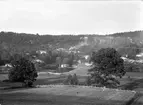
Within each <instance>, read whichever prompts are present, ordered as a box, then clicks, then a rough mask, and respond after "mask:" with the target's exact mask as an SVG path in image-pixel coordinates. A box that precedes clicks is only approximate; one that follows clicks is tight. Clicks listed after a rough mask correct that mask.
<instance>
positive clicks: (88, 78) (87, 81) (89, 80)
mask: <svg viewBox="0 0 143 105" xmlns="http://www.w3.org/2000/svg"><path fill="white" fill-rule="evenodd" d="M85 84H86V85H87V86H90V85H91V84H92V82H91V77H90V76H88V77H87V78H86V81H85Z"/></svg>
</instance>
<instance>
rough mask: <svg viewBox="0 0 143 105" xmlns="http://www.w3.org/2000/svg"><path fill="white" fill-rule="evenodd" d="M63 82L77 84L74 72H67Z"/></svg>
mask: <svg viewBox="0 0 143 105" xmlns="http://www.w3.org/2000/svg"><path fill="white" fill-rule="evenodd" d="M64 83H65V84H68V85H78V84H79V81H78V78H77V76H76V74H74V75H73V76H72V75H71V74H69V75H68V77H67V78H66V80H65V81H64Z"/></svg>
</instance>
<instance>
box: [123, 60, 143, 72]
mask: <svg viewBox="0 0 143 105" xmlns="http://www.w3.org/2000/svg"><path fill="white" fill-rule="evenodd" d="M124 67H125V71H126V72H142V70H143V64H142V63H137V62H136V63H135V62H133V63H132V62H127V61H125V62H124Z"/></svg>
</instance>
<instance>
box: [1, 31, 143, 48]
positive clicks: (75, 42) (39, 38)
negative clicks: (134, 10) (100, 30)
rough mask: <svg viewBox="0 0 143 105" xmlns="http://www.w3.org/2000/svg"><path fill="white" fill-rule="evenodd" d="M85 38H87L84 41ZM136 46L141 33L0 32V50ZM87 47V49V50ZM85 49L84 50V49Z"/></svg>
mask: <svg viewBox="0 0 143 105" xmlns="http://www.w3.org/2000/svg"><path fill="white" fill-rule="evenodd" d="M85 37H86V38H87V39H86V40H85ZM131 44H136V45H138V46H139V47H142V45H143V31H134V32H122V33H115V34H110V35H105V36H103V35H94V34H93V35H87V34H86V35H59V36H58V35H38V34H26V33H15V32H0V49H14V48H15V49H18V50H21V49H22V50H32V49H42V48H43V49H45V48H46V49H47V48H49V46H52V48H61V47H62V48H70V47H71V46H75V47H77V46H78V48H79V49H81V50H83V51H87V50H89V49H90V48H91V49H93V48H102V47H114V48H118V47H127V46H130V45H131ZM87 46H88V48H87ZM85 47H86V48H85Z"/></svg>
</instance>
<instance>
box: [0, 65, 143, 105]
mask: <svg viewBox="0 0 143 105" xmlns="http://www.w3.org/2000/svg"><path fill="white" fill-rule="evenodd" d="M87 69H89V67H87V66H85V65H79V66H78V68H76V69H74V70H73V71H70V72H66V73H63V74H64V75H51V74H48V73H46V71H45V73H41V74H39V76H38V78H37V81H36V82H34V85H35V86H36V85H49V84H57V83H62V82H63V81H64V80H65V78H66V76H65V75H68V74H74V73H76V74H77V75H78V79H79V81H80V82H84V81H85V77H86V76H87V72H88V71H87ZM128 76H130V77H131V78H132V79H128V78H126V77H128ZM142 78H143V73H137V72H135V73H133V72H132V73H131V72H128V73H126V76H125V77H124V78H122V79H120V82H121V85H123V86H124V87H126V88H127V89H131V90H137V91H140V92H143V79H142ZM5 79H8V76H7V74H0V92H1V93H3V94H0V104H1V103H3V104H2V105H39V104H40V105H45V103H46V104H47V105H95V103H96V105H122V104H123V103H124V102H126V101H127V100H126V101H121V100H124V99H128V98H131V97H132V94H130V93H128V92H117V93H116V91H109V90H108V91H107V90H106V91H104V92H103V91H99V89H98V91H97V90H96V89H91V88H90V89H89V90H88V89H86V90H85V89H81V88H72V87H64V88H60V87H58V88H33V89H25V88H16V87H21V86H22V84H21V83H9V82H2V80H5ZM2 87H14V89H8V90H2ZM77 92H78V94H77ZM103 96H104V97H103ZM130 96H131V97H130ZM65 99H66V100H65ZM99 99H100V100H99ZM101 100H102V101H101ZM111 100H112V101H111ZM139 100H142V97H141V98H140V99H139ZM141 102H142V101H141ZM12 103H13V104H12ZM25 103H26V104H25ZM105 103H106V104H105ZM135 105H136V104H135ZM137 105H138V104H137ZM139 105H142V104H139Z"/></svg>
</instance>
